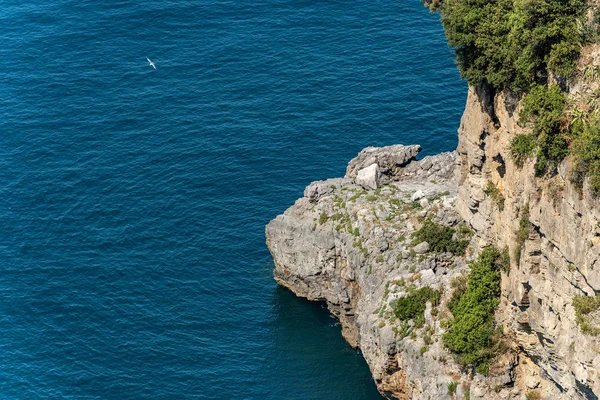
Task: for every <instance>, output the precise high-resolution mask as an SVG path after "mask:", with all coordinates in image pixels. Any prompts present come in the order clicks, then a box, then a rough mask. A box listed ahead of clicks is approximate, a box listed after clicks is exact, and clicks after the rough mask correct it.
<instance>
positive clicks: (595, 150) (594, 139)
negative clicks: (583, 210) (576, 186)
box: [572, 119, 600, 195]
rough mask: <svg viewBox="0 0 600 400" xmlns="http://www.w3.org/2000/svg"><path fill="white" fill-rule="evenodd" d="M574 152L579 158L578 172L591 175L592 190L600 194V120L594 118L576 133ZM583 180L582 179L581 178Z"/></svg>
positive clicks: (582, 174)
mask: <svg viewBox="0 0 600 400" xmlns="http://www.w3.org/2000/svg"><path fill="white" fill-rule="evenodd" d="M573 136H574V140H573V147H572V150H573V153H574V154H575V157H576V159H577V168H576V173H578V174H580V175H581V176H582V177H583V176H589V177H590V185H591V188H592V192H593V193H594V194H596V195H599V194H600V121H598V120H595V119H594V120H592V121H590V122H589V123H586V124H585V125H584V126H583V128H582V129H580V130H579V131H578V132H576V133H574V135H573ZM576 181H577V179H576ZM579 181H581V179H579Z"/></svg>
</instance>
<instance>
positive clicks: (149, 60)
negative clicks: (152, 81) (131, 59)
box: [146, 57, 156, 69]
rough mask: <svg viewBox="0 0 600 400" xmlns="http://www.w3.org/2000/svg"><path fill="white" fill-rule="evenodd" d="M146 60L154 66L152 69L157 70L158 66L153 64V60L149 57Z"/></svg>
mask: <svg viewBox="0 0 600 400" xmlns="http://www.w3.org/2000/svg"><path fill="white" fill-rule="evenodd" d="M146 60H148V62H149V63H150V65H151V66H152V68H154V69H156V65H154V63H153V62H152V60H151V59H149V58H148V57H146Z"/></svg>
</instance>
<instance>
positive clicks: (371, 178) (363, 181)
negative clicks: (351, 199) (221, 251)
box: [354, 164, 381, 189]
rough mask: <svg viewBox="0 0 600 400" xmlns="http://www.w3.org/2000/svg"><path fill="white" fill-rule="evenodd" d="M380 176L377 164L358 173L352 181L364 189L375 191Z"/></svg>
mask: <svg viewBox="0 0 600 400" xmlns="http://www.w3.org/2000/svg"><path fill="white" fill-rule="evenodd" d="M380 176H381V174H380V173H379V166H378V165H377V164H371V165H369V166H368V167H365V168H363V169H361V170H360V171H358V174H356V178H355V179H354V181H355V182H356V184H357V185H360V186H362V187H363V188H365V189H377V188H378V187H379V179H380Z"/></svg>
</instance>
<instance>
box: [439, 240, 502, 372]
mask: <svg viewBox="0 0 600 400" xmlns="http://www.w3.org/2000/svg"><path fill="white" fill-rule="evenodd" d="M504 262H506V257H503V255H502V253H501V252H499V251H498V250H497V249H496V248H494V247H486V248H485V249H484V250H483V251H482V253H481V255H480V256H479V258H478V259H477V261H474V262H473V263H471V271H470V272H469V278H468V284H467V287H466V290H464V292H462V294H460V295H459V296H460V298H458V299H454V301H453V302H452V305H451V309H450V311H451V312H452V315H453V316H454V319H453V320H451V321H449V326H448V330H447V331H446V333H445V334H444V336H443V340H444V345H445V346H446V347H447V348H448V349H450V350H451V351H452V352H454V353H455V354H457V356H458V361H459V362H460V363H462V364H466V365H471V366H474V367H475V368H476V370H477V372H480V373H483V374H484V375H485V374H487V370H488V368H489V364H490V362H491V360H492V359H493V357H494V354H495V353H494V345H495V340H494V335H495V326H494V313H495V312H496V308H497V307H498V304H499V302H500V270H501V269H503V268H505V266H504V265H502V264H503V263H504Z"/></svg>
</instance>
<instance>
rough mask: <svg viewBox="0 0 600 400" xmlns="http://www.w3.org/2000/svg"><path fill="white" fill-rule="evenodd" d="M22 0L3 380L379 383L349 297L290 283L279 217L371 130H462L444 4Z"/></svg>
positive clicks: (201, 385)
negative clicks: (276, 270)
mask: <svg viewBox="0 0 600 400" xmlns="http://www.w3.org/2000/svg"><path fill="white" fill-rule="evenodd" d="M1 8H2V11H0V43H2V45H1V46H0V182H1V185H0V398H2V399H38V398H39V399H42V398H52V399H56V398H64V399H183V398H186V399H298V400H307V399H309V400H310V399H328V400H329V399H333V400H336V399H340V400H342V399H344V400H353V399H357V400H358V399H376V398H378V394H377V392H376V390H375V385H374V384H373V383H372V382H371V378H370V375H369V371H368V368H367V366H366V364H365V363H364V360H363V359H362V356H361V355H360V354H359V353H358V352H357V351H355V350H353V349H351V348H350V347H349V346H348V345H347V344H346V343H345V342H344V341H343V339H342V337H341V334H340V329H339V326H337V323H336V321H335V320H334V319H332V318H331V317H329V315H328V313H327V311H326V310H325V309H324V308H323V307H322V306H321V305H319V304H311V303H308V302H306V301H304V300H300V299H297V298H295V297H294V296H293V295H292V294H291V293H289V292H288V291H286V290H284V289H281V288H278V287H277V286H276V284H275V283H274V281H273V279H272V274H271V270H272V260H271V258H270V255H269V253H268V250H267V248H266V246H265V245H264V225H265V224H266V223H267V222H268V221H269V220H270V219H272V218H273V217H275V216H276V215H277V214H279V213H281V212H283V211H284V210H285V209H286V208H287V207H288V206H290V205H291V204H292V203H293V201H294V200H295V199H296V198H297V197H299V196H301V194H302V191H303V189H304V187H305V186H306V185H307V184H308V183H309V182H311V181H313V180H317V179H324V178H327V177H334V176H341V175H343V173H344V171H345V166H346V163H347V161H348V160H349V159H350V158H352V157H353V156H354V155H355V154H356V153H357V152H358V151H359V150H360V149H362V148H363V147H365V146H368V145H389V144H393V143H405V144H410V143H420V144H422V145H423V147H424V149H425V151H424V153H425V154H431V153H436V152H439V151H442V150H451V149H453V148H454V147H455V145H456V133H455V132H456V129H457V128H458V124H459V118H460V114H461V111H462V108H463V105H464V99H465V96H466V84H465V83H464V82H461V81H460V80H459V76H458V72H457V70H456V68H455V66H454V64H453V57H452V54H451V52H450V50H449V49H448V48H447V46H446V43H445V39H444V37H443V32H442V29H441V27H440V26H439V21H438V18H437V17H436V16H434V15H430V14H429V13H428V12H427V11H426V10H425V9H424V8H423V7H422V5H421V4H420V3H419V1H417V0H395V1H388V0H358V1H355V2H350V3H349V2H346V1H314V0H302V1H290V0H272V1H264V0H255V1H252V2H249V1H240V0H230V1H213V2H209V1H203V0H199V1H190V0H187V1H186V0H181V1H173V0H144V1H138V2H130V1H124V0H120V1H91V0H78V1H67V0H44V1H41V0H31V1H16V0H4V1H3V2H2V7H1ZM146 57H150V58H151V59H152V60H153V61H154V62H155V63H156V66H157V68H158V69H157V70H153V69H152V68H151V67H150V66H149V65H148V63H147V62H146V59H145V58H146Z"/></svg>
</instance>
